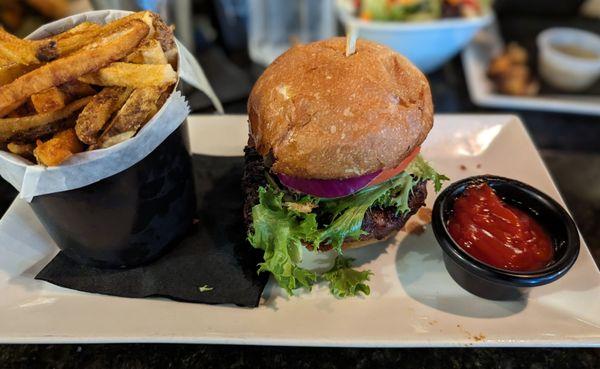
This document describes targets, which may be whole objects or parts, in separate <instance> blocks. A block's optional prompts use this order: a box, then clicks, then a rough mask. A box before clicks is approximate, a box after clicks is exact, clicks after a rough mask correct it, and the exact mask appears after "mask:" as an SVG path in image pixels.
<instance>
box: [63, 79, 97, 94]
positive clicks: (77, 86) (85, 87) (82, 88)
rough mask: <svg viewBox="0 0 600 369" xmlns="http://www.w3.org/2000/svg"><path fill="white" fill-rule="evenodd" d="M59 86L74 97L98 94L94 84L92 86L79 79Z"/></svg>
mask: <svg viewBox="0 0 600 369" xmlns="http://www.w3.org/2000/svg"><path fill="white" fill-rule="evenodd" d="M58 88H60V90H61V91H62V92H64V93H66V94H67V95H69V96H70V97H72V98H79V97H84V96H90V95H95V94H96V90H94V89H93V88H92V86H90V85H89V84H87V83H83V82H79V81H77V80H75V81H71V82H67V83H63V84H62V85H60V86H58Z"/></svg>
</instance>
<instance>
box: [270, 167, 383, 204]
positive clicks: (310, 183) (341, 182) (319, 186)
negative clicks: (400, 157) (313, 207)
mask: <svg viewBox="0 0 600 369" xmlns="http://www.w3.org/2000/svg"><path fill="white" fill-rule="evenodd" d="M379 173H381V171H377V172H374V173H369V174H365V175H362V176H360V177H353V178H348V179H305V178H297V177H291V176H288V175H285V174H277V177H278V178H279V180H280V181H281V183H283V184H284V185H285V186H287V187H289V188H292V189H294V190H296V191H300V192H302V193H305V194H308V195H313V196H317V197H324V198H329V199H330V198H335V197H344V196H348V195H351V194H353V193H355V192H357V191H360V190H362V189H363V188H365V187H366V186H367V185H368V184H369V182H371V180H373V179H374V178H375V177H377V175H378V174H379Z"/></svg>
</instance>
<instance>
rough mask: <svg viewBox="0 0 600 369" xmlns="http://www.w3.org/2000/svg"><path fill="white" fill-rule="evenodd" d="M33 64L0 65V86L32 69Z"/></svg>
mask: <svg viewBox="0 0 600 369" xmlns="http://www.w3.org/2000/svg"><path fill="white" fill-rule="evenodd" d="M35 67H36V66H35V65H23V64H17V63H11V64H6V65H2V66H0V86H2V85H5V84H7V83H11V82H12V81H14V80H15V79H17V78H18V77H20V76H22V75H23V74H25V73H27V72H30V71H32V70H33V69H34V68H35Z"/></svg>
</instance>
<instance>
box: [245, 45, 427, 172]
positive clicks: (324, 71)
mask: <svg viewBox="0 0 600 369" xmlns="http://www.w3.org/2000/svg"><path fill="white" fill-rule="evenodd" d="M345 45H346V44H345V38H342V37H337V38H332V39H328V40H323V41H318V42H314V43H311V44H307V45H297V46H294V47H292V48H291V49H289V50H288V51H287V52H285V53H284V54H283V55H281V56H280V57H279V58H277V59H276V60H275V61H274V62H273V63H272V64H271V65H270V66H269V67H268V68H267V69H266V70H265V72H264V73H263V75H262V76H261V77H260V78H259V79H258V81H257V82H256V84H255V85H254V87H253V89H252V92H251V94H250V97H249V99H248V114H249V121H250V134H251V136H252V139H253V141H254V144H255V145H256V149H257V150H258V152H259V153H260V154H261V155H263V156H266V155H269V154H272V155H273V166H272V170H273V171H274V172H276V173H283V174H286V175H290V176H294V177H301V178H317V179H344V178H351V177H356V176H360V175H363V174H367V173H372V172H375V171H377V170H380V169H389V168H394V167H396V166H397V165H399V164H400V162H401V161H402V160H403V159H404V158H405V157H406V156H407V155H408V154H409V153H410V152H411V151H412V150H413V149H414V148H415V147H416V146H418V145H420V144H421V143H422V142H423V141H424V140H425V137H426V136H427V134H428V133H429V131H430V130H431V127H432V125H433V104H432V100H431V90H430V88H429V83H428V82H427V79H426V78H425V76H424V75H423V73H421V71H419V70H418V69H417V68H416V67H415V66H414V65H413V64H412V63H411V62H410V61H408V60H407V59H406V58H404V57H403V56H401V55H400V54H398V53H396V52H394V51H393V50H391V49H389V48H388V47H386V46H383V45H380V44H377V43H374V42H370V41H365V40H358V42H357V45H356V53H355V54H353V55H351V56H349V57H346V56H345Z"/></svg>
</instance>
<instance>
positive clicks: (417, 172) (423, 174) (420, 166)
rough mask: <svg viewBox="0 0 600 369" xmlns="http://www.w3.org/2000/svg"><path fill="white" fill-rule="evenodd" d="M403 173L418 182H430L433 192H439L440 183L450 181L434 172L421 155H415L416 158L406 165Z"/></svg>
mask: <svg viewBox="0 0 600 369" xmlns="http://www.w3.org/2000/svg"><path fill="white" fill-rule="evenodd" d="M404 172H405V173H408V174H411V175H413V176H414V177H416V178H417V179H418V180H420V181H423V180H430V181H432V182H433V186H434V187H435V192H439V190H441V189H442V182H444V181H447V180H449V179H450V178H448V177H446V176H445V175H443V174H440V173H438V172H436V171H435V169H433V168H432V167H431V165H429V163H428V162H427V161H426V160H425V159H423V157H422V156H421V155H417V157H416V158H414V160H413V161H411V162H410V164H408V167H406V169H405V170H404Z"/></svg>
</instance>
